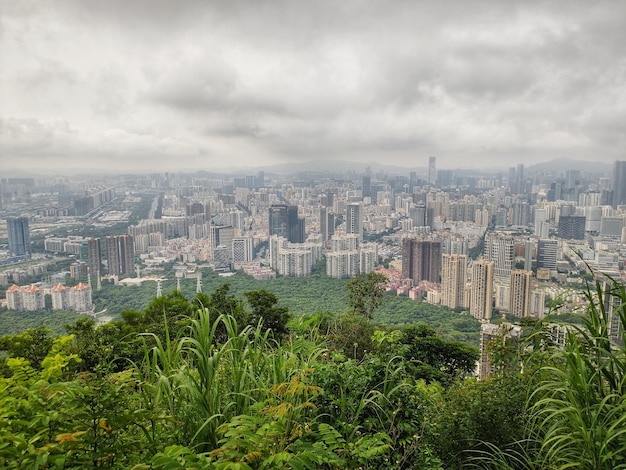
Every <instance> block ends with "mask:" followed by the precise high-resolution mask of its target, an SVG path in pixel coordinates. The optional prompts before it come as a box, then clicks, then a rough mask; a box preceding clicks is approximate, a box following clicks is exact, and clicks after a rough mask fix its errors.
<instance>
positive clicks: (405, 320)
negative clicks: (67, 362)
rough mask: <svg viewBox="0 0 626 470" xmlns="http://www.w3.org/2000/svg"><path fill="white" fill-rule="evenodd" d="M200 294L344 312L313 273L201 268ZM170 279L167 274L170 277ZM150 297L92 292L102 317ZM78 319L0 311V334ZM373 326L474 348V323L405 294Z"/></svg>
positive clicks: (333, 288)
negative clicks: (417, 327)
mask: <svg viewBox="0 0 626 470" xmlns="http://www.w3.org/2000/svg"><path fill="white" fill-rule="evenodd" d="M202 274H203V275H202V290H203V291H204V292H206V293H209V294H210V293H211V292H214V291H215V290H217V289H218V288H220V287H221V286H223V285H224V284H228V285H229V286H230V290H231V292H232V293H233V294H236V295H238V296H242V295H243V293H244V292H247V291H252V290H256V289H264V290H267V291H269V292H273V293H274V294H276V296H277V297H278V300H279V303H280V305H283V306H286V307H288V308H289V311H290V312H291V313H292V315H294V316H295V317H298V316H301V315H312V314H315V313H320V312H332V313H334V314H338V313H343V312H346V311H347V310H348V309H349V305H348V289H347V282H348V280H345V279H332V278H328V277H326V276H325V275H323V274H320V273H319V272H318V273H317V274H314V275H313V276H309V277H306V278H294V277H279V278H277V279H273V280H268V281H257V280H255V279H253V278H252V277H250V276H247V275H246V274H244V273H242V272H237V273H235V274H234V275H233V276H230V277H221V276H219V275H218V274H217V273H215V272H214V271H212V270H210V269H205V270H203V273H202ZM172 277H173V276H170V278H172ZM176 286H177V284H176V281H174V280H173V279H170V280H166V281H163V284H162V290H163V293H165V294H167V293H171V292H173V291H174V290H175V289H176ZM181 291H182V293H183V294H184V296H185V297H186V298H187V299H188V300H191V299H193V297H194V296H195V294H196V279H194V278H189V279H181ZM155 295H156V282H155V281H149V280H146V281H144V282H143V283H142V285H141V286H114V285H113V284H112V283H109V282H106V281H104V282H103V283H102V290H100V291H96V290H94V292H93V301H94V303H95V306H96V311H101V310H104V309H106V310H107V314H108V315H110V316H112V317H113V318H119V316H120V314H121V312H122V311H123V310H127V309H131V310H143V309H145V308H146V307H147V306H148V304H149V303H150V302H151V301H152V299H153V298H154V297H155ZM76 318H78V316H77V315H76V314H73V313H69V312H10V311H6V310H5V311H3V312H0V336H2V335H5V334H15V333H19V332H20V331H22V330H24V329H26V328H32V327H35V326H37V325H39V324H41V323H42V322H45V324H46V325H47V326H48V327H50V328H51V329H52V330H53V331H56V332H63V331H64V326H65V325H66V324H68V323H73V322H74V321H75V320H76ZM373 322H374V323H376V324H381V325H403V324H405V325H409V324H413V323H416V322H424V323H426V324H428V325H430V326H431V327H433V328H434V329H435V330H436V331H437V333H438V334H440V335H441V336H442V337H444V338H446V339H450V340H456V341H463V342H466V343H468V344H474V345H478V335H479V331H480V323H479V322H478V321H476V320H474V319H473V318H472V317H471V316H469V315H459V313H457V312H454V311H452V310H450V309H448V308H447V307H440V306H434V305H430V304H428V303H426V302H421V301H413V300H410V299H409V298H408V297H406V296H396V295H395V293H393V292H391V293H388V294H387V295H385V297H384V299H383V302H382V304H381V305H380V306H379V307H378V308H377V309H376V311H375V312H374V317H373Z"/></svg>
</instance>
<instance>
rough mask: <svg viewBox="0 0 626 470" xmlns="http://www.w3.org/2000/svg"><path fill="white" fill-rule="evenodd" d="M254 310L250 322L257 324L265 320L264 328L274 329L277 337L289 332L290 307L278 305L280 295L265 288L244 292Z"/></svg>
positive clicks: (253, 324)
mask: <svg viewBox="0 0 626 470" xmlns="http://www.w3.org/2000/svg"><path fill="white" fill-rule="evenodd" d="M244 295H245V296H246V299H247V300H248V303H249V304H250V307H251V308H252V312H251V314H250V319H249V324H250V325H252V326H256V325H257V324H258V323H259V321H262V322H263V329H265V330H272V332H273V333H274V335H275V336H276V337H280V336H282V335H285V334H287V333H288V332H289V330H287V323H288V322H289V320H290V319H291V314H290V313H289V308H287V307H282V306H278V305H276V304H277V303H278V297H276V295H275V294H274V293H272V292H268V291H266V290H264V289H259V290H253V291H249V292H244Z"/></svg>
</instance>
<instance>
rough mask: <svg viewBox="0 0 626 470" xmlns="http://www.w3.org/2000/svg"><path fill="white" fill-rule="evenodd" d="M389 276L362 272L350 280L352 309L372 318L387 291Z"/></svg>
mask: <svg viewBox="0 0 626 470" xmlns="http://www.w3.org/2000/svg"><path fill="white" fill-rule="evenodd" d="M386 282H387V278H386V277H385V276H384V275H383V274H380V273H377V272H371V273H367V274H361V275H359V276H357V277H355V278H354V279H352V280H350V281H348V301H349V304H350V308H351V309H352V311H353V312H354V313H355V314H357V315H361V316H363V317H364V318H365V319H366V320H371V319H372V317H373V314H374V310H376V308H378V307H379V306H380V304H381V303H382V301H383V294H384V293H385V284H386Z"/></svg>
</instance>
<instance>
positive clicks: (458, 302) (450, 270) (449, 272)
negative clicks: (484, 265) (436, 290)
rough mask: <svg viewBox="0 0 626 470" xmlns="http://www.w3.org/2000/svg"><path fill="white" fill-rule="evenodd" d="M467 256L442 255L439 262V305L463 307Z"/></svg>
mask: <svg viewBox="0 0 626 470" xmlns="http://www.w3.org/2000/svg"><path fill="white" fill-rule="evenodd" d="M466 279H467V256H465V255H456V254H455V255H443V256H442V261H441V303H442V304H443V305H445V306H446V307H450V308H457V307H463V306H464V301H463V299H464V295H465V281H466Z"/></svg>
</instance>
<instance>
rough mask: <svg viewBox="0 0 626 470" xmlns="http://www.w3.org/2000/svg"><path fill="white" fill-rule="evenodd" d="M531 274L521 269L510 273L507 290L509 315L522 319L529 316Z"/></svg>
mask: <svg viewBox="0 0 626 470" xmlns="http://www.w3.org/2000/svg"><path fill="white" fill-rule="evenodd" d="M531 280H532V272H531V271H524V270H523V269H514V270H513V271H511V284H510V289H509V313H510V314H511V315H513V316H515V317H519V318H523V317H527V316H529V315H530V283H531Z"/></svg>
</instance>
